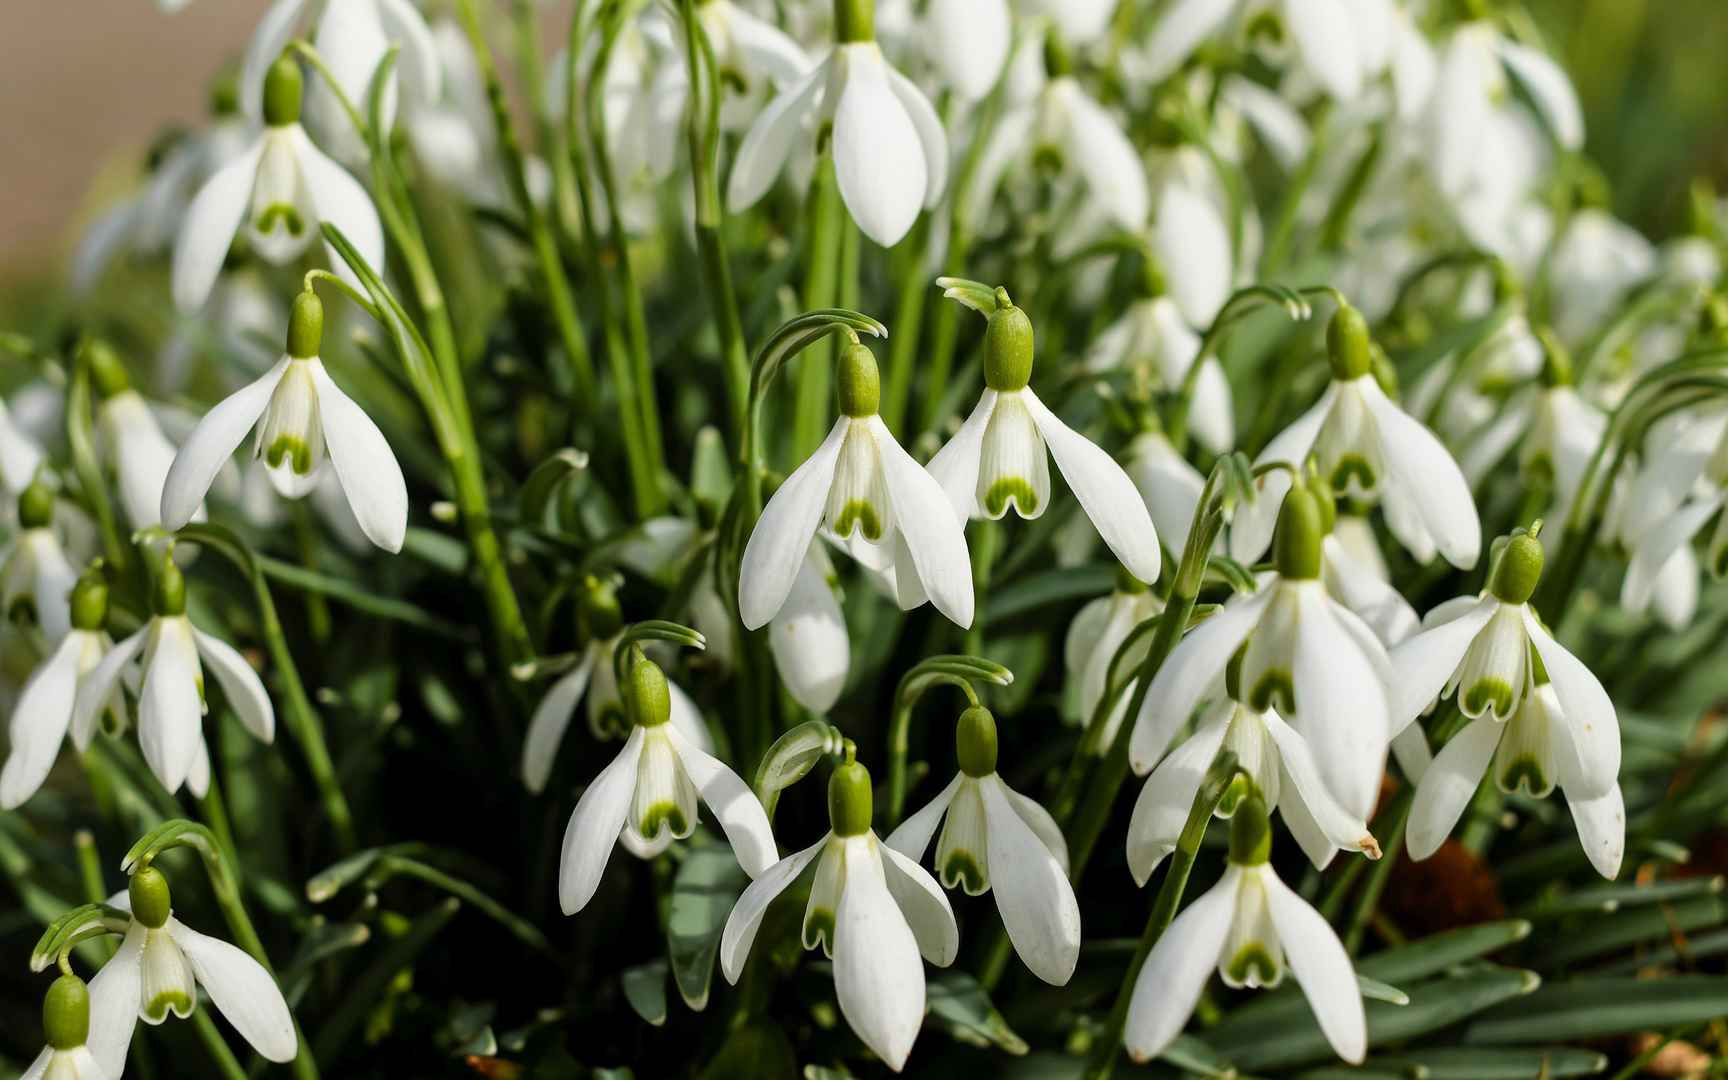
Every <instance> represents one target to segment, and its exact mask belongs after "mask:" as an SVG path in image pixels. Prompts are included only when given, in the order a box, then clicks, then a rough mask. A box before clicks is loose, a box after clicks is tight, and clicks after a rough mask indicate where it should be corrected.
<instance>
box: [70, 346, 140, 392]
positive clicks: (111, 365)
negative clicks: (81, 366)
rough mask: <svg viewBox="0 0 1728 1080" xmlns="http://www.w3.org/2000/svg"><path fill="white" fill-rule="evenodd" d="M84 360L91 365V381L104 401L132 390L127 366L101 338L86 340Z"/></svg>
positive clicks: (112, 347)
mask: <svg viewBox="0 0 1728 1080" xmlns="http://www.w3.org/2000/svg"><path fill="white" fill-rule="evenodd" d="M82 351H83V354H84V355H83V359H84V361H85V362H86V363H88V364H89V365H90V379H91V381H92V382H93V383H95V385H96V393H97V394H99V395H101V397H102V400H104V401H106V400H107V399H109V398H111V397H113V396H114V395H115V394H119V393H122V392H124V391H126V390H129V389H131V388H132V380H131V379H130V378H128V377H127V375H126V365H125V364H124V363H122V362H121V360H120V355H119V354H118V353H116V352H115V351H114V346H112V345H110V344H108V343H107V342H106V341H103V340H102V339H101V338H85V339H84V344H83V348H82Z"/></svg>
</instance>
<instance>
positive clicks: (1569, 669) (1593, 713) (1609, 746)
mask: <svg viewBox="0 0 1728 1080" xmlns="http://www.w3.org/2000/svg"><path fill="white" fill-rule="evenodd" d="M1524 631H1525V633H1527V634H1529V635H1530V644H1531V645H1533V646H1535V648H1536V653H1537V655H1538V656H1540V657H1541V658H1542V665H1543V666H1544V667H1546V668H1547V669H1548V678H1549V679H1550V680H1551V681H1552V682H1553V683H1554V694H1555V696H1556V697H1558V698H1559V699H1560V713H1561V716H1562V717H1563V718H1564V719H1565V723H1566V728H1567V730H1568V731H1569V732H1571V735H1572V742H1573V745H1575V746H1576V747H1577V748H1578V762H1579V767H1580V775H1579V777H1578V785H1577V786H1578V792H1577V794H1578V795H1580V796H1582V797H1583V798H1586V799H1592V798H1596V797H1598V796H1601V795H1605V794H1607V793H1608V790H1609V789H1610V788H1612V787H1613V786H1614V785H1615V784H1616V783H1617V782H1618V781H1619V779H1620V720H1619V717H1617V716H1616V715H1615V713H1614V702H1613V701H1612V700H1610V699H1609V697H1608V692H1607V691H1606V690H1603V689H1602V684H1601V683H1600V682H1599V681H1597V679H1596V676H1595V675H1593V674H1591V672H1590V669H1589V668H1587V667H1585V666H1584V663H1583V661H1581V660H1579V659H1578V658H1577V657H1576V656H1573V655H1572V654H1571V652H1569V651H1568V650H1567V649H1566V647H1565V646H1563V645H1561V644H1560V643H1559V642H1558V641H1555V640H1554V639H1553V638H1552V637H1550V636H1549V635H1548V631H1546V630H1544V629H1543V628H1542V624H1541V623H1540V622H1539V621H1538V620H1537V618H1536V616H1535V615H1534V614H1533V613H1532V612H1531V611H1530V609H1529V608H1525V609H1524Z"/></svg>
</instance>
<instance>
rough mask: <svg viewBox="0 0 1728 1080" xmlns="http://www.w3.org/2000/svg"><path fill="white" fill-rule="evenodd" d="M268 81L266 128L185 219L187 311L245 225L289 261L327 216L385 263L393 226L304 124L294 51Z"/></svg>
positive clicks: (182, 265)
mask: <svg viewBox="0 0 1728 1080" xmlns="http://www.w3.org/2000/svg"><path fill="white" fill-rule="evenodd" d="M280 2H283V3H287V2H292V0H280ZM362 2H369V0H362ZM267 81H268V83H269V85H268V86H267V87H265V88H264V89H265V96H264V113H263V116H264V128H263V130H262V131H261V132H259V133H258V134H257V135H256V136H255V137H254V138H253V139H252V142H251V144H250V145H249V146H248V147H247V148H246V149H245V151H243V152H242V153H241V154H240V155H239V156H238V157H236V158H235V159H234V160H232V161H230V162H228V163H227V164H226V165H224V166H222V167H221V168H220V169H218V170H216V172H215V174H214V175H212V176H211V177H210V179H209V180H208V181H206V182H205V184H204V186H203V187H202V188H200V189H199V191H198V194H197V196H196V197H195V198H194V199H193V200H192V205H191V206H190V207H188V208H187V210H186V216H185V219H184V221H183V223H182V224H181V226H180V235H179V237H178V239H177V240H176V241H175V244H174V271H173V290H174V303H175V306H177V307H178V308H179V309H180V310H181V311H182V312H183V313H188V314H189V313H191V312H194V311H197V310H198V309H199V308H201V307H203V306H204V301H205V300H206V299H208V298H209V296H210V289H211V287H212V286H213V285H214V284H215V282H216V276H217V274H218V273H219V272H220V271H221V269H222V263H223V260H225V259H226V258H227V257H228V248H229V246H230V245H231V244H232V243H233V241H234V237H235V235H236V234H237V233H244V235H245V237H246V240H247V242H248V243H249V244H250V245H251V248H252V251H253V252H254V253H256V254H257V255H258V257H259V258H261V259H263V260H264V261H265V262H268V263H271V264H274V265H281V264H283V263H286V262H288V261H290V260H292V259H295V258H298V257H299V256H300V254H301V253H302V252H304V251H305V250H306V249H307V248H308V247H309V246H311V244H312V241H313V239H314V238H315V237H317V236H318V234H319V223H320V222H326V221H327V222H330V223H331V224H333V225H335V226H336V227H337V228H339V229H341V230H342V233H343V235H344V236H346V237H347V238H348V240H349V241H350V242H351V243H353V245H354V247H355V249H356V250H357V251H358V252H359V253H360V255H361V256H362V257H363V258H365V260H366V262H367V264H368V265H370V266H371V267H372V268H373V269H374V270H376V271H378V272H379V273H383V271H384V229H383V226H382V225H381V224H380V223H379V220H378V209H377V207H375V206H373V205H372V197H371V196H370V195H368V194H366V189H365V188H364V187H362V186H361V185H360V182H359V181H358V180H356V179H354V177H352V176H350V175H349V174H348V171H347V170H346V169H344V168H342V166H340V165H338V164H336V162H334V161H332V160H331V159H330V158H328V157H326V156H325V155H324V153H323V151H321V150H319V149H318V148H317V147H316V146H313V145H312V140H311V139H310V138H308V137H307V135H306V132H305V129H303V128H302V127H301V126H300V96H301V91H302V81H301V75H300V69H299V68H298V67H297V66H295V64H294V61H293V60H291V59H288V58H286V57H285V58H283V59H281V60H278V61H277V62H276V63H275V64H273V65H271V66H270V69H269V75H268V79H267ZM325 249H326V252H327V254H328V257H329V259H330V265H331V266H332V267H334V268H335V270H336V272H337V273H338V274H340V275H342V277H343V278H344V280H346V281H348V282H349V283H350V284H352V285H354V286H355V287H356V288H358V287H359V285H360V283H359V280H358V279H357V278H355V277H354V274H353V271H351V270H349V269H348V264H347V263H346V262H344V261H343V260H342V258H341V257H340V256H338V255H337V254H336V251H335V249H334V248H331V247H330V245H329V244H328V243H326V244H325Z"/></svg>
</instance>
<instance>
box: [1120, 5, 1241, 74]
mask: <svg viewBox="0 0 1728 1080" xmlns="http://www.w3.org/2000/svg"><path fill="white" fill-rule="evenodd" d="M1235 6H1236V5H1235V3H1234V0H1177V2H1176V3H1175V4H1174V5H1173V6H1171V7H1170V8H1169V9H1168V10H1166V11H1164V12H1163V13H1162V14H1160V15H1159V17H1158V18H1157V19H1156V20H1155V21H1154V23H1153V27H1152V34H1151V36H1150V37H1149V38H1148V39H1147V41H1146V51H1145V55H1144V56H1143V57H1142V58H1141V61H1140V62H1141V64H1143V65H1144V66H1145V71H1144V76H1145V79H1146V81H1147V82H1148V83H1155V82H1160V81H1162V80H1163V78H1164V77H1165V76H1166V75H1169V74H1170V73H1171V72H1173V71H1175V70H1176V69H1177V68H1179V67H1181V66H1182V65H1183V63H1185V62H1186V61H1187V59H1188V58H1189V57H1190V56H1192V55H1194V50H1195V49H1197V48H1199V47H1200V43H1201V42H1203V41H1205V40H1206V39H1207V38H1209V37H1211V36H1212V34H1213V33H1214V32H1215V31H1217V30H1218V29H1219V28H1220V27H1222V26H1223V25H1224V21H1225V20H1226V19H1228V18H1229V17H1230V12H1231V10H1232V9H1233V8H1234V7H1235Z"/></svg>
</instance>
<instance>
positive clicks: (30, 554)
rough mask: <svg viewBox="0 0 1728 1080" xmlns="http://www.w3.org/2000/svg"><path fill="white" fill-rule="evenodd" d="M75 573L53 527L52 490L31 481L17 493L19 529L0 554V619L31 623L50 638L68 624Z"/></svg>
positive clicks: (56, 638) (51, 640)
mask: <svg viewBox="0 0 1728 1080" xmlns="http://www.w3.org/2000/svg"><path fill="white" fill-rule="evenodd" d="M77 580H78V571H76V570H74V569H73V568H72V562H71V560H70V559H68V558H67V557H66V550H65V548H64V547H63V546H62V545H61V543H60V536H59V534H58V533H56V532H55V531H54V493H53V491H51V490H49V488H48V485H47V484H45V483H43V482H42V481H41V480H34V481H32V482H31V483H30V485H29V486H28V487H26V488H25V489H24V492H23V494H21V495H19V496H18V533H17V535H16V536H14V537H13V538H12V543H11V544H10V545H9V546H8V547H7V548H6V549H5V553H4V554H3V555H0V617H4V618H7V619H11V620H13V621H15V622H34V623H36V624H37V625H38V626H40V627H41V628H42V633H43V634H44V635H45V636H46V637H47V638H48V640H49V641H50V642H58V641H59V640H60V637H61V635H63V634H65V633H66V631H67V630H68V629H69V628H70V627H71V625H72V608H71V602H70V599H69V597H70V595H71V592H72V586H73V584H74V583H76V582H77Z"/></svg>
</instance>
